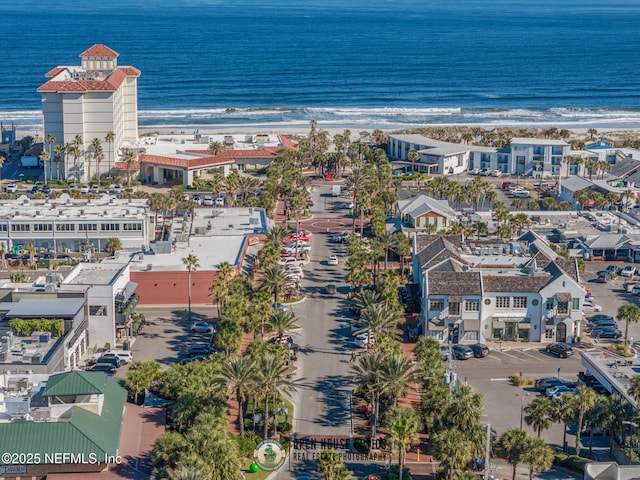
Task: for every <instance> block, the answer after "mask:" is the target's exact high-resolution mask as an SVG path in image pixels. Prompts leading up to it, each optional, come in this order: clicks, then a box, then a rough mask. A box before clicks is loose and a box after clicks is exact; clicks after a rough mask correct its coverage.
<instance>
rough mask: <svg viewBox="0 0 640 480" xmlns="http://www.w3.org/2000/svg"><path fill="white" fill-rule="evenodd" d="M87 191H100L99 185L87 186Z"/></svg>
mask: <svg viewBox="0 0 640 480" xmlns="http://www.w3.org/2000/svg"><path fill="white" fill-rule="evenodd" d="M89 191H90V192H91V193H96V194H97V193H100V185H91V187H89Z"/></svg>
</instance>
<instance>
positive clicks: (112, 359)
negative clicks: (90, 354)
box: [96, 353, 127, 367]
mask: <svg viewBox="0 0 640 480" xmlns="http://www.w3.org/2000/svg"><path fill="white" fill-rule="evenodd" d="M96 363H113V364H114V366H116V367H120V366H122V365H124V364H125V363H127V362H125V361H124V360H123V359H122V358H120V357H119V356H118V355H114V354H111V353H105V354H104V355H102V356H101V357H100V358H98V361H97V362H96Z"/></svg>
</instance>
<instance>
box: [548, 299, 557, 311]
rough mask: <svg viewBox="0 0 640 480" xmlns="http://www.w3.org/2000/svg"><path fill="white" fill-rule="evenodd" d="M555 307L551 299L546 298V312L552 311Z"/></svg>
mask: <svg viewBox="0 0 640 480" xmlns="http://www.w3.org/2000/svg"><path fill="white" fill-rule="evenodd" d="M554 307H555V302H554V300H553V298H547V310H553V308H554Z"/></svg>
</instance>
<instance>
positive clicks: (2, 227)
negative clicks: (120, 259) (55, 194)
mask: <svg viewBox="0 0 640 480" xmlns="http://www.w3.org/2000/svg"><path fill="white" fill-rule="evenodd" d="M53 225H54V224H53V223H33V224H30V223H12V224H11V231H12V232H31V231H33V232H52V231H53ZM76 226H77V227H78V231H79V232H96V231H98V226H99V227H100V230H101V231H103V232H112V231H119V230H121V229H122V230H123V231H125V232H141V231H142V223H100V224H97V223H80V224H75V223H56V224H55V227H56V232H75V231H76ZM6 231H7V224H6V223H4V224H0V232H6Z"/></svg>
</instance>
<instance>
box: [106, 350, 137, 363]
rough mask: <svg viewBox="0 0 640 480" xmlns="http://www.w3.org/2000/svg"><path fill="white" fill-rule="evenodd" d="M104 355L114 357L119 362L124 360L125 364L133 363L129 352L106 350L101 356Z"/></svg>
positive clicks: (131, 354)
mask: <svg viewBox="0 0 640 480" xmlns="http://www.w3.org/2000/svg"><path fill="white" fill-rule="evenodd" d="M105 355H110V356H111V355H113V356H116V357H118V358H120V359H121V360H124V362H125V363H131V362H133V353H132V352H131V350H107V351H105V352H104V353H103V354H102V356H105Z"/></svg>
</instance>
